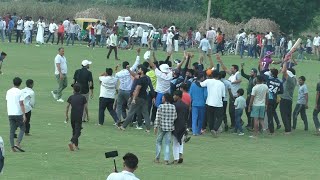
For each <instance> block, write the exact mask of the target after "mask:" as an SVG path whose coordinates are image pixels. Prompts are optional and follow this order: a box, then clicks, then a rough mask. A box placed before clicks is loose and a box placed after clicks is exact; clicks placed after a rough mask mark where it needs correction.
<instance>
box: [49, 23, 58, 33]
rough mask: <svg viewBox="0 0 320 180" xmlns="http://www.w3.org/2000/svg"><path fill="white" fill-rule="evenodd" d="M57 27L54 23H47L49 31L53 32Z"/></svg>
mask: <svg viewBox="0 0 320 180" xmlns="http://www.w3.org/2000/svg"><path fill="white" fill-rule="evenodd" d="M57 29H58V26H57V25H56V23H50V24H49V31H50V32H51V33H54V32H55V31H56V30H57Z"/></svg>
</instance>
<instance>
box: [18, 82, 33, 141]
mask: <svg viewBox="0 0 320 180" xmlns="http://www.w3.org/2000/svg"><path fill="white" fill-rule="evenodd" d="M26 86H27V87H25V88H24V89H22V90H21V92H22V96H23V98H24V101H23V103H24V107H25V110H26V113H25V115H26V122H25V125H26V131H25V135H26V136H30V120H31V111H32V109H33V108H34V105H35V94H34V91H33V89H32V88H33V80H32V79H28V80H27V81H26Z"/></svg>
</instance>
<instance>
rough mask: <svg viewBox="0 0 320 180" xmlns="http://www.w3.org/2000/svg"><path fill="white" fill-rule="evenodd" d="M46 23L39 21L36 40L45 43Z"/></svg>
mask: <svg viewBox="0 0 320 180" xmlns="http://www.w3.org/2000/svg"><path fill="white" fill-rule="evenodd" d="M45 26H46V24H45V23H44V22H38V24H37V27H38V32H37V38H36V41H37V42H39V43H41V44H43V43H44V27H45Z"/></svg>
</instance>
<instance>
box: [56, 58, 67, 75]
mask: <svg viewBox="0 0 320 180" xmlns="http://www.w3.org/2000/svg"><path fill="white" fill-rule="evenodd" d="M57 64H60V68H61V73H62V74H67V72H68V66H67V59H66V57H65V56H61V55H60V54H57V56H56V58H55V59H54V68H55V72H54V74H55V75H58V74H59V71H58V68H57Z"/></svg>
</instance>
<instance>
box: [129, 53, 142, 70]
mask: <svg viewBox="0 0 320 180" xmlns="http://www.w3.org/2000/svg"><path fill="white" fill-rule="evenodd" d="M140 51H141V49H140V48H138V49H137V57H136V61H135V62H134V64H133V65H132V67H131V68H130V70H131V71H134V70H136V69H137V67H138V65H139V64H140Z"/></svg>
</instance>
